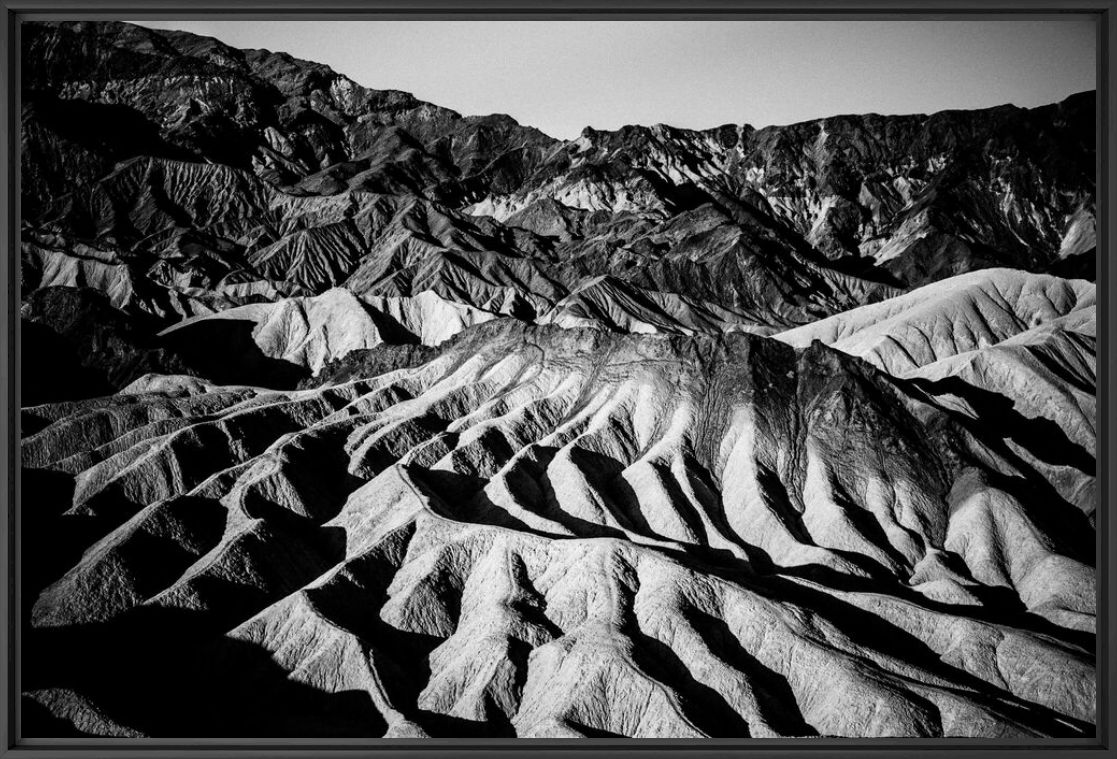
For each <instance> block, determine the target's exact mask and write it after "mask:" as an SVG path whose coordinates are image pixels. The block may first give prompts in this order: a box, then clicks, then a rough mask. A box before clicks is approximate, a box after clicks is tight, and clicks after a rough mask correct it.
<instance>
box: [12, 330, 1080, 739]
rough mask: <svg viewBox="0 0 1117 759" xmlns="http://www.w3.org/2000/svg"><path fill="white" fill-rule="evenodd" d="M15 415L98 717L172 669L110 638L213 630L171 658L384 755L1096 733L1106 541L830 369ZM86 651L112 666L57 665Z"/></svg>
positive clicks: (934, 408) (982, 445)
mask: <svg viewBox="0 0 1117 759" xmlns="http://www.w3.org/2000/svg"><path fill="white" fill-rule="evenodd" d="M27 413H31V414H36V413H43V415H44V416H46V417H47V418H57V421H54V422H53V423H51V424H49V425H48V426H46V427H45V428H43V429H42V430H40V431H39V432H37V433H36V434H34V435H32V436H30V437H28V438H27V439H25V441H24V445H23V455H24V465H25V466H26V467H28V468H29V471H31V472H33V473H35V474H36V476H42V477H47V476H48V473H53V474H50V475H49V476H51V477H54V478H58V479H59V480H60V481H63V480H64V481H65V482H66V484H65V485H61V484H60V485H59V487H60V488H61V489H62V490H63V491H64V492H69V493H71V494H72V495H70V497H69V500H68V503H66V504H64V505H63V508H64V511H62V512H61V513H60V514H58V515H57V516H55V517H53V521H54V522H55V523H57V525H58V526H57V527H56V528H55V529H60V528H61V525H67V527H66V528H65V530H64V531H65V532H67V533H69V534H75V535H79V536H81V543H80V544H81V546H82V547H83V548H84V553H80V554H79V553H78V552H77V551H74V552H72V553H71V554H70V555H69V556H66V557H58V556H53V557H49V558H44V559H43V560H44V561H49V562H50V563H51V565H52V566H51V568H50V571H46V572H44V576H45V577H48V578H50V579H51V582H50V583H49V584H48V585H47V587H45V589H44V590H43V591H42V593H41V594H39V595H38V599H37V600H36V602H35V604H34V606H33V607H32V609H31V623H32V625H33V626H35V627H36V628H37V629H38V630H40V631H41V638H40V639H41V641H42V643H41V645H43V646H44V647H46V648H45V649H44V653H45V652H46V651H54V652H56V655H57V656H58V657H60V662H59V663H57V664H56V665H55V666H56V667H57V668H58V671H60V672H61V671H67V672H70V677H72V678H73V681H74V683H75V685H74V687H76V688H78V689H79V692H83V693H88V694H92V695H89V696H87V697H90V698H94V699H96V698H98V697H101V698H103V699H104V701H103V702H104V703H112V702H113V698H114V697H115V698H119V696H114V695H112V694H110V693H107V692H106V693H104V694H103V695H102V692H105V691H112V690H113V688H114V687H137V686H138V685H139V683H140V682H142V681H143V679H144V678H148V677H153V676H154V675H153V674H152V673H149V672H147V671H146V670H147V669H148V668H149V667H150V666H151V665H150V660H149V659H148V658H147V657H145V656H132V657H128V658H124V659H120V658H112V652H113V651H115V650H116V649H115V648H114V647H115V646H119V645H122V643H121V642H120V641H121V640H127V641H129V645H133V646H135V645H140V646H145V647H151V646H153V645H156V642H155V641H152V640H146V639H145V637H144V636H145V635H146V634H147V633H148V632H149V631H150V630H151V629H153V628H151V627H149V626H150V625H157V624H160V623H162V624H169V623H170V620H173V619H175V618H179V617H181V618H183V619H190V620H192V621H191V624H192V625H197V626H198V627H200V628H201V629H202V630H204V632H199V633H198V634H197V639H196V640H191V641H189V642H188V644H187V646H186V651H185V652H181V655H182V656H186V657H188V658H189V657H191V656H197V657H199V659H201V658H204V657H207V656H210V655H211V654H212V651H211V650H210V649H211V647H213V646H217V647H218V648H222V649H225V648H228V647H229V646H234V643H230V642H229V641H233V642H235V644H236V645H251V647H253V648H254V649H255V650H258V651H262V652H266V653H267V654H269V655H270V660H269V661H270V662H271V663H270V664H269V665H268V666H267V667H254V668H252V670H251V672H250V673H247V674H245V675H244V677H246V678H248V680H247V681H238V682H240V687H256V686H253V685H252V683H257V684H258V686H259V687H264V683H266V682H267V681H268V680H267V678H269V677H273V675H270V674H269V673H268V670H269V669H271V668H275V667H278V668H279V669H280V670H281V671H283V672H287V673H289V674H288V679H289V680H290V681H291V682H293V683H298V684H301V685H304V686H308V687H310V688H313V689H314V691H315V692H318V693H323V694H325V693H337V694H346V693H353V692H359V693H361V694H364V695H365V696H367V698H366V700H365V702H364V706H363V707H362V708H363V711H359V712H358V713H360V714H363V715H364V717H363V718H362V719H363V721H361V722H359V723H357V724H359V725H361V726H363V727H362V729H363V730H367V733H368V734H386V735H453V734H475V733H476V732H478V731H480V733H483V734H497V735H511V734H515V735H520V736H555V735H601V734H617V735H635V736H703V735H713V736H717V735H742V736H743V735H752V736H764V735H810V734H821V735H850V736H873V735H926V736H937V735H948V736H949V735H983V736H1024V735H1033V734H1041V735H1073V734H1078V733H1080V732H1082V731H1086V730H1088V729H1089V726H1090V725H1091V724H1092V723H1093V720H1094V718H1095V714H1094V692H1093V687H1094V680H1093V653H1092V634H1091V631H1092V628H1093V623H1094V571H1093V565H1092V562H1093V530H1092V527H1091V525H1090V523H1089V521H1088V519H1087V517H1086V515H1084V514H1083V513H1082V512H1081V511H1080V510H1079V509H1076V508H1075V507H1074V506H1073V505H1071V504H1069V503H1067V502H1066V501H1065V500H1064V499H1062V498H1060V497H1059V495H1058V494H1057V493H1056V492H1055V491H1054V489H1053V488H1052V487H1051V486H1050V485H1048V484H1047V481H1046V480H1045V478H1044V476H1043V475H1042V473H1041V472H1039V471H1037V470H1036V469H1035V468H1034V467H1032V466H1029V464H1028V462H1027V461H1026V460H1024V459H1023V458H1022V457H1021V456H1019V455H1018V454H1017V453H1016V452H1015V450H1014V448H1013V447H1012V446H1011V445H1009V441H1008V440H1006V439H1005V438H1004V437H1002V436H1001V435H1000V434H999V433H998V432H997V430H996V429H995V428H992V429H991V428H989V427H986V426H982V425H979V424H974V423H973V422H972V420H971V419H969V418H968V417H967V416H966V415H964V414H961V413H958V412H957V411H955V410H954V409H953V408H951V406H950V405H949V404H944V403H942V402H940V400H939V399H938V398H937V397H936V396H935V395H934V394H931V393H928V392H926V391H925V390H924V389H923V388H922V387H921V386H920V384H919V383H916V382H912V381H907V380H901V379H897V378H892V377H890V376H889V375H887V374H884V373H882V372H880V371H878V370H876V369H874V368H873V367H872V366H870V365H869V364H868V363H866V362H864V361H862V360H860V359H857V358H855V357H852V356H848V355H845V354H843V353H839V352H837V351H834V350H832V349H829V348H825V347H823V346H821V345H820V344H818V343H815V344H814V345H812V346H811V347H808V348H807V349H805V350H801V351H798V350H795V349H792V348H790V347H787V346H784V345H782V344H781V343H779V342H776V341H773V340H770V339H767V338H762V337H755V336H749V335H745V334H740V333H735V334H729V335H727V336H725V337H722V338H709V337H681V336H680V337H671V336H659V335H616V336H614V335H610V334H609V333H606V332H602V331H600V330H586V329H561V328H557V327H553V326H550V327H523V326H520V325H518V324H517V323H516V322H514V321H511V320H503V321H500V322H491V323H489V324H485V325H481V326H479V327H474V328H472V329H470V330H467V331H466V332H464V333H462V334H461V335H460V336H459V337H457V338H455V339H454V340H453V341H452V342H451V343H450V344H448V345H447V346H445V347H444V348H443V349H442V350H441V351H440V353H439V355H438V356H437V357H435V358H433V359H432V360H431V361H429V362H427V363H424V364H422V365H419V366H416V367H414V368H404V369H398V370H396V371H392V372H389V373H387V374H382V375H380V376H378V377H369V378H363V379H357V380H347V381H344V382H341V383H340V384H331V385H326V386H323V387H321V388H318V389H312V390H303V391H297V392H289V393H279V392H274V391H252V390H235V389H230V390H220V389H216V388H215V389H214V390H211V391H210V392H205V393H201V394H198V393H192V392H189V391H186V392H183V391H182V390H181V388H176V392H174V393H167V392H160V391H158V390H152V391H148V392H138V393H134V394H130V395H128V396H120V397H119V400H115V401H109V402H106V401H86V402H83V403H78V404H72V405H71V406H70V407H69V408H67V409H66V410H65V413H64V414H61V415H60V414H58V413H57V412H55V411H54V410H51V409H48V410H47V411H46V412H39V411H38V410H37V409H29V410H28V412H27ZM1089 465H1090V471H1089V472H1088V473H1087V472H1082V473H1081V475H1082V476H1083V477H1085V476H1087V475H1088V476H1090V477H1091V478H1092V476H1093V471H1092V465H1093V461H1092V459H1090V461H1089ZM98 631H104V632H103V635H104V636H105V639H104V641H103V642H102V643H101V645H103V646H105V647H106V649H105V650H98V653H97V655H92V654H91V652H90V651H89V649H88V648H87V649H86V650H85V651H84V653H83V654H82V656H81V657H80V661H71V657H68V656H66V655H65V653H64V649H65V641H66V640H67V639H68V636H71V635H80V636H89V637H90V639H92V640H94V641H102V638H101V637H100V636H101V634H102V633H100V632H98ZM110 631H111V634H110ZM159 645H163V644H162V643H159ZM234 648H235V646H234ZM119 655H120V654H119V653H118V654H117V656H119ZM265 658H266V657H265ZM110 661H111V662H112V663H111V665H110V664H109V663H108V662H110ZM191 661H193V659H191ZM63 666H65V667H74V668H75V669H74V670H73V671H71V670H69V669H65V670H63ZM105 666H112V667H113V668H114V669H115V671H116V672H117V675H116V677H115V678H114V680H115V683H116V684H115V685H110V684H106V683H105V682H104V681H103V680H102V679H101V675H102V674H103V673H102V671H101V668H102V667H105ZM199 666H201V665H199ZM136 670H143V671H136ZM226 676H229V675H228V674H227V673H225V672H224V670H220V671H215V670H214V668H212V667H209V668H204V669H203V670H202V671H200V672H197V673H192V674H191V678H194V679H193V680H191V681H190V682H187V683H185V684H182V683H179V682H178V680H175V679H171V680H170V681H169V682H167V683H166V684H165V685H166V687H164V688H162V689H160V690H159V692H158V693H154V694H151V695H150V698H151V699H154V700H155V702H157V704H158V705H159V706H160V708H158V709H156V705H157V704H154V703H153V704H151V705H149V706H146V707H145V708H144V709H135V708H132V705H128V706H125V703H124V702H122V703H121V712H120V714H119V716H115V715H113V712H111V711H110V712H109V714H110V715H112V716H114V718H115V719H118V720H119V721H121V722H122V723H124V724H129V725H132V726H135V727H136V729H139V730H142V731H144V732H149V733H155V734H164V733H173V732H175V730H176V729H183V727H182V726H184V725H187V724H194V725H197V722H196V721H197V720H202V723H201V724H203V725H204V726H205V729H206V731H207V732H208V731H217V732H226V731H231V732H237V731H239V730H241V729H242V726H243V725H242V723H240V722H236V721H231V720H229V719H225V720H223V719H222V718H221V716H220V715H219V714H211V713H210V711H209V710H208V707H207V708H201V707H197V706H194V705H192V703H191V702H189V701H183V700H182V699H188V698H189V697H190V694H191V693H192V691H191V689H192V688H193V689H205V688H208V687H212V688H213V689H214V690H215V691H216V690H221V689H223V688H224V687H225V684H224V681H223V678H224V677H226ZM168 677H172V678H174V677H184V675H181V674H178V673H177V672H172V673H171V674H169V675H168ZM837 684H840V685H841V687H837ZM44 685H45V683H44ZM36 687H43V686H39V685H37V686H36ZM322 698H325V697H324V696H323V697H322ZM291 703H292V704H299V703H301V702H300V701H299V700H298V699H294V700H293V701H292V702H291ZM606 705H608V706H606ZM268 708H274V707H273V705H271V704H270V703H269V705H268ZM283 708H284V709H286V708H293V707H287V706H283ZM149 712H150V713H149ZM284 713H286V712H284ZM243 724H247V725H252V724H254V722H253V720H252V719H251V718H246V720H245V722H244V723H243ZM329 724H330V723H329V722H328V721H327V722H323V723H321V725H320V727H321V729H326V728H327V726H328V725H329ZM356 726H357V725H352V726H351V727H356Z"/></svg>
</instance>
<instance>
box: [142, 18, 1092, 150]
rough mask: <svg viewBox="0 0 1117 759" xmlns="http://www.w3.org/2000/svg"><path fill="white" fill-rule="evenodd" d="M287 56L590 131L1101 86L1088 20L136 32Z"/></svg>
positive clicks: (196, 24) (350, 25)
mask: <svg viewBox="0 0 1117 759" xmlns="http://www.w3.org/2000/svg"><path fill="white" fill-rule="evenodd" d="M140 23H143V24H145V25H147V26H150V27H155V28H174V29H183V30H185V31H190V32H194V33H196V34H204V35H208V36H212V37H217V38H218V39H220V40H222V41H224V42H226V43H228V44H230V45H232V46H234V47H239V48H265V49H268V50H275V51H280V50H282V51H286V52H288V53H291V54H292V55H294V56H295V57H297V58H305V59H309V60H313V61H318V62H320V63H325V64H327V65H329V66H330V67H331V68H333V69H334V70H335V71H338V72H339V73H342V74H345V75H347V76H349V77H350V78H351V79H353V80H355V81H356V82H358V83H360V84H363V85H365V86H367V87H372V88H377V89H398V90H406V91H408V92H411V93H414V94H415V95H416V96H417V97H419V98H420V99H422V100H426V101H429V102H432V103H436V104H438V105H441V106H445V107H448V108H453V109H454V110H456V111H459V112H461V113H463V114H467V115H471V114H488V113H507V114H510V115H511V116H513V117H514V118H516V119H517V120H518V121H519V122H520V123H522V124H529V125H532V126H535V127H538V128H539V129H542V130H543V131H544V132H546V133H547V134H550V135H553V136H555V137H562V138H568V139H571V138H574V137H577V135H578V133H579V132H580V131H581V130H582V128H583V127H585V126H593V127H595V128H598V129H616V128H617V127H620V126H623V125H625V124H655V123H665V124H672V125H675V126H681V127H691V128H705V127H711V126H718V125H720V124H727V123H734V124H741V123H748V124H752V125H753V126H758V127H759V126H766V125H771V124H788V123H793V122H796V121H804V120H807V119H813V118H819V117H823V116H833V115H837V114H842V113H869V112H875V113H884V114H896V113H930V112H933V111H939V110H944V109H950V108H982V107H987V106H992V105H999V104H1002V103H1014V104H1016V105H1020V106H1025V107H1030V106H1036V105H1043V104H1046V103H1052V102H1055V101H1058V100H1062V99H1063V98H1065V97H1067V96H1068V95H1071V94H1073V93H1075V92H1081V91H1083V90H1090V89H1094V88H1095V86H1096V84H1095V73H1096V68H1095V66H1096V64H1095V44H1096V41H1095V26H1094V21H1093V19H1092V18H1090V17H1085V16H1068V15H1061V16H1054V15H1053V16H1048V17H1046V18H1045V19H1044V20H1039V21H1037V20H993V21H986V20H966V21H933V20H903V21H195V20H190V21H168V20H162V19H161V20H157V21H143V22H140Z"/></svg>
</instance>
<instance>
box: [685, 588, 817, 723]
mask: <svg viewBox="0 0 1117 759" xmlns="http://www.w3.org/2000/svg"><path fill="white" fill-rule="evenodd" d="M684 613H685V614H686V616H687V617H688V619H689V621H690V623H691V624H692V625H693V626H694V629H695V630H696V631H697V632H698V635H699V636H700V637H701V638H702V642H703V643H705V644H706V646H707V647H708V648H709V649H710V651H711V652H712V653H713V654H714V655H715V656H717V657H718V658H719V659H721V660H722V661H724V662H725V663H726V664H728V665H729V666H731V667H733V668H734V669H736V670H738V671H739V672H742V673H744V675H745V677H747V678H748V681H749V684H750V685H751V686H752V688H753V690H754V691H755V692H756V695H757V702H758V703H759V706H760V710H761V713H762V714H763V715H764V719H765V720H766V721H767V723H768V725H769V726H770V727H771V728H772V729H773V730H776V731H777V732H779V733H780V734H781V735H789V736H790V735H794V736H815V735H818V730H816V729H815V728H814V727H813V726H811V725H810V724H808V723H807V721H806V720H805V719H804V718H803V713H802V712H801V711H800V710H799V704H798V703H797V701H796V699H795V694H794V693H793V692H792V690H791V686H790V685H789V684H788V682H787V678H786V677H784V676H783V675H781V674H779V673H777V672H775V671H773V670H772V669H771V668H769V667H767V666H765V665H764V664H762V663H761V662H760V661H759V660H758V659H757V658H756V657H755V656H753V655H752V654H750V653H749V652H748V651H746V650H745V649H744V648H742V647H741V643H740V641H738V640H737V637H736V636H735V635H733V633H732V631H730V629H729V625H727V624H726V623H725V620H723V619H718V618H717V617H714V616H711V615H709V614H707V613H705V612H704V611H702V610H700V609H696V608H693V607H691V608H688V609H687V610H686V611H685V612H684Z"/></svg>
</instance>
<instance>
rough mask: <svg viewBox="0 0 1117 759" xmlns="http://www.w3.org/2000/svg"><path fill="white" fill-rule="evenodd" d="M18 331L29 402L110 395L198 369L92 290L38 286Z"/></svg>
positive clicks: (27, 403)
mask: <svg viewBox="0 0 1117 759" xmlns="http://www.w3.org/2000/svg"><path fill="white" fill-rule="evenodd" d="M20 330H21V332H22V340H21V342H22V346H23V351H22V360H23V403H24V405H27V406H37V405H39V404H41V403H47V402H50V401H61V400H69V399H76V398H93V397H96V396H99V395H107V394H109V393H112V392H115V391H116V390H119V389H121V388H122V387H124V386H125V385H128V384H129V383H131V382H132V381H133V380H136V379H139V378H140V377H142V376H143V375H145V374H148V373H157V374H196V373H197V372H196V371H195V370H194V369H192V368H191V367H190V365H189V364H188V363H187V362H186V361H185V360H184V359H183V358H182V357H181V356H180V355H178V354H176V353H175V352H174V351H172V350H168V349H167V348H166V347H165V346H162V345H160V344H159V341H158V340H157V339H156V338H154V336H153V335H152V333H151V331H150V328H149V327H148V328H145V325H143V323H142V322H139V321H138V320H136V319H133V318H130V317H128V316H127V315H126V314H124V313H122V312H120V311H118V310H117V309H115V308H113V307H112V305H110V304H109V300H108V298H107V297H105V295H104V294H102V293H100V292H98V291H97V290H92V289H90V288H69V287H47V288H43V289H40V290H36V291H35V292H33V293H32V294H31V295H30V297H29V298H28V299H27V302H26V303H25V304H24V306H23V310H22V311H21V313H20Z"/></svg>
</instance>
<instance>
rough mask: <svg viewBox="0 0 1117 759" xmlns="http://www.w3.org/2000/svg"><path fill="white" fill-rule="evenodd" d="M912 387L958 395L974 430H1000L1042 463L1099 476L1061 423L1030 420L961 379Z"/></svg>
mask: <svg viewBox="0 0 1117 759" xmlns="http://www.w3.org/2000/svg"><path fill="white" fill-rule="evenodd" d="M908 382H910V383H911V384H912V385H914V386H915V387H917V388H919V389H920V390H922V391H923V392H925V393H927V394H928V395H932V396H940V395H954V396H957V397H958V398H961V399H962V400H964V401H965V402H966V403H968V404H969V405H970V407H971V408H973V410H974V412H975V413H976V415H977V420H978V421H973V420H970V421H969V422H968V423H969V425H970V426H972V427H978V428H985V429H987V430H996V432H997V435H998V436H1000V437H1004V438H1008V439H1009V440H1012V441H1013V442H1015V443H1016V444H1018V445H1019V446H1021V447H1022V448H1024V449H1026V450H1028V451H1029V452H1030V453H1032V454H1033V455H1034V456H1036V457H1037V458H1038V459H1040V460H1041V461H1043V462H1045V463H1047V464H1052V465H1054V466H1070V467H1074V468H1075V469H1078V470H1079V471H1081V472H1084V473H1086V474H1091V475H1092V474H1095V473H1096V471H1097V461H1096V460H1095V458H1094V455H1093V454H1092V453H1090V451H1087V450H1086V449H1085V448H1083V447H1082V446H1080V445H1078V444H1077V443H1075V442H1073V441H1072V440H1070V438H1068V437H1067V435H1066V433H1065V432H1063V430H1062V428H1060V427H1059V425H1058V424H1056V423H1055V422H1053V421H1051V420H1050V419H1043V418H1036V419H1029V418H1028V417H1026V416H1024V415H1023V414H1021V413H1020V412H1019V411H1017V410H1016V405H1015V404H1014V403H1013V401H1012V399H1011V398H1007V397H1005V396H1003V395H1001V394H999V393H995V392H993V391H991V390H985V389H982V388H979V387H976V386H974V385H971V384H970V383H968V382H966V381H965V380H963V379H960V378H958V377H944V378H943V379H939V380H927V379H923V378H915V379H911V380H908Z"/></svg>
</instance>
